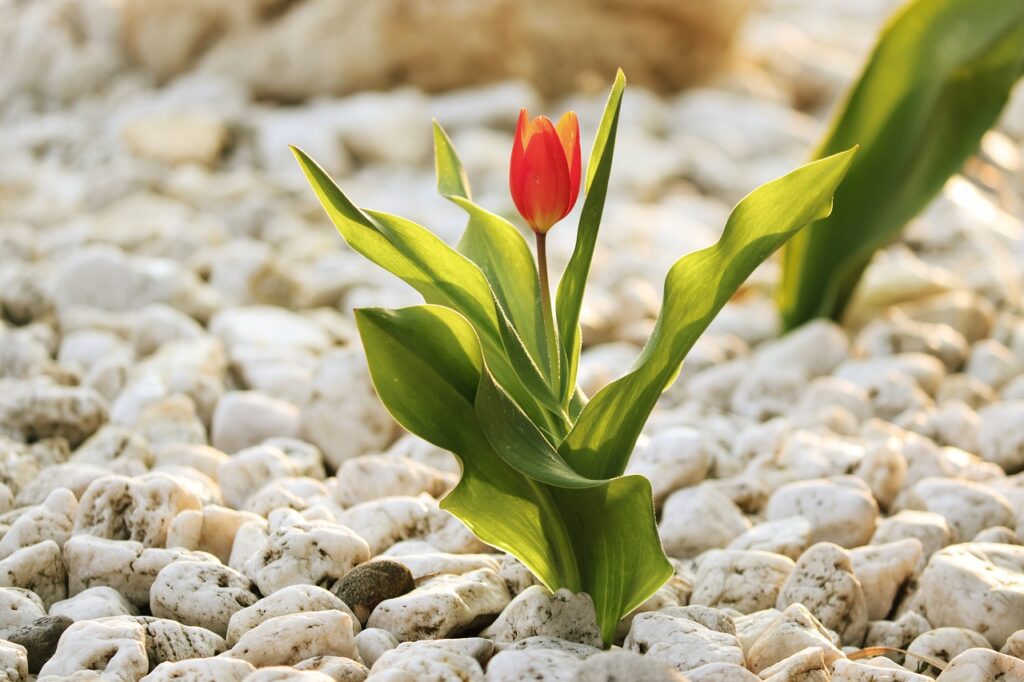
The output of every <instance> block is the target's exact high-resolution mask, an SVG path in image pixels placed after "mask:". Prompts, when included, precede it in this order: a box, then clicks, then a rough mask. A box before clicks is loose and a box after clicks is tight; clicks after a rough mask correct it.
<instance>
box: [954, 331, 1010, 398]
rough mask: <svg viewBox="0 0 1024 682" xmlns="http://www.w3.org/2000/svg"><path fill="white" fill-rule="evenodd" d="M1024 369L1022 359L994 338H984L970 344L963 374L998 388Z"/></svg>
mask: <svg viewBox="0 0 1024 682" xmlns="http://www.w3.org/2000/svg"><path fill="white" fill-rule="evenodd" d="M1021 369H1024V361H1022V359H1021V358H1018V357H1017V356H1015V355H1014V354H1013V353H1012V352H1011V351H1010V349H1009V348H1007V347H1006V346H1004V345H1003V344H1001V343H999V342H998V341H996V340H995V339H984V340H982V341H978V342H977V343H975V344H974V345H973V346H971V355H970V357H968V358H967V365H966V366H965V367H964V374H966V375H968V376H972V377H975V378H976V379H979V380H980V381H982V382H984V383H985V384H986V385H988V386H991V387H992V388H994V389H996V390H999V389H1000V388H1002V386H1003V385H1004V384H1006V383H1007V382H1008V381H1009V380H1010V379H1013V378H1014V377H1016V376H1017V375H1018V374H1020V372H1021Z"/></svg>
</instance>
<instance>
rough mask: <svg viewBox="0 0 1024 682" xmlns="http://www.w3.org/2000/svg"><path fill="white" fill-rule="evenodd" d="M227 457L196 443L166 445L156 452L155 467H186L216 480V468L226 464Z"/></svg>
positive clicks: (218, 451)
mask: <svg viewBox="0 0 1024 682" xmlns="http://www.w3.org/2000/svg"><path fill="white" fill-rule="evenodd" d="M227 459H228V456H227V455H226V454H224V453H223V452H221V451H220V450H217V449H216V448H212V447H210V446H208V445H199V444H197V443H167V444H164V445H162V446H161V447H159V448H158V449H157V451H156V460H155V465H156V466H163V465H177V466H187V467H191V468H193V469H195V470H196V471H199V472H202V473H204V474H206V475H207V476H209V477H210V478H211V479H212V480H214V481H216V480H217V468H218V467H219V466H220V465H221V464H223V463H224V462H226V461H227Z"/></svg>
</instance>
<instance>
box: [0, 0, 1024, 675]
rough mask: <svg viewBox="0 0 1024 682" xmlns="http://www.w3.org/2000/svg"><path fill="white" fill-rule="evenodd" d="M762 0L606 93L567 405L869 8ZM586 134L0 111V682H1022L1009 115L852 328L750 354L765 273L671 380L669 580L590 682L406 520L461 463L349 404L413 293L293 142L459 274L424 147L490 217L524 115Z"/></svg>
mask: <svg viewBox="0 0 1024 682" xmlns="http://www.w3.org/2000/svg"><path fill="white" fill-rule="evenodd" d="M762 5H763V6H762V7H761V8H760V9H759V10H758V11H757V12H756V13H755V14H754V15H753V16H752V17H751V18H750V20H749V21H748V23H747V24H746V26H745V28H744V29H743V31H742V33H741V35H740V39H739V45H738V48H737V53H738V54H737V57H736V60H735V61H736V63H735V64H734V65H733V66H732V67H730V68H729V69H727V70H726V71H725V72H724V73H722V74H720V75H719V76H717V77H716V78H715V79H714V80H713V81H712V82H711V83H709V84H708V85H706V86H703V87H699V88H694V89H690V90H687V91H684V92H682V93H680V94H678V95H674V96H659V95H655V94H652V93H650V92H648V91H645V90H643V89H641V88H631V89H630V90H629V91H627V94H626V100H625V105H624V109H623V116H622V122H621V123H620V126H619V128H620V136H619V143H618V145H617V147H616V158H615V168H614V172H613V181H612V188H611V191H610V198H609V202H608V208H607V210H606V216H607V217H606V220H605V224H604V226H603V230H602V235H601V243H600V245H599V247H598V252H597V254H596V256H595V260H594V267H593V271H594V276H593V280H592V284H591V289H590V290H589V291H588V296H587V301H586V306H585V310H584V316H583V326H584V339H585V340H586V341H587V343H588V346H587V347H586V348H585V350H584V352H583V356H582V360H581V368H580V381H581V384H582V386H583V387H584V389H585V390H586V391H587V393H588V394H592V393H593V392H594V391H595V390H596V389H597V388H598V387H600V386H601V385H603V384H604V383H606V382H607V381H609V380H610V379H612V378H614V377H616V376H618V375H619V374H621V373H622V372H623V371H624V370H625V369H626V368H627V367H628V366H629V364H630V363H631V362H632V359H633V358H634V357H635V355H636V353H637V352H638V351H639V346H640V344H642V342H643V340H644V339H645V338H646V336H647V334H648V333H649V331H650V328H651V326H652V324H653V319H654V316H655V314H656V312H657V309H658V305H659V297H660V290H661V281H662V278H663V277H664V273H665V272H666V270H667V268H668V266H669V265H670V264H671V262H673V261H674V260H675V259H676V258H677V257H679V256H680V255H681V254H683V253H685V252H688V251H691V250H693V249H695V248H700V247H703V246H705V245H707V244H709V243H711V242H712V241H714V240H715V239H716V238H717V234H718V232H719V231H720V230H721V227H722V225H723V224H724V221H725V217H726V216H727V215H728V211H729V209H730V206H731V204H732V203H733V202H735V201H736V200H737V199H738V198H739V197H741V196H742V195H743V194H745V193H746V192H747V191H749V190H750V189H752V188H753V187H754V186H756V185H757V184H759V183H761V182H763V181H765V180H768V179H770V178H772V177H774V176H776V175H779V174H781V173H782V172H785V171H786V170H788V169H791V168H792V167H794V166H796V165H798V164H799V163H800V162H801V161H802V160H803V159H804V158H805V156H806V154H807V150H808V149H809V147H810V145H812V144H813V142H814V140H815V138H816V137H817V135H818V134H819V133H820V130H821V126H822V120H823V118H824V115H825V114H826V112H827V111H828V108H829V105H830V104H831V102H832V101H833V98H834V97H835V96H836V94H837V93H839V92H840V91H841V90H842V88H843V87H844V86H845V85H846V84H847V83H848V82H849V80H850V79H851V78H852V77H853V76H854V74H855V72H856V69H857V67H858V64H859V61H860V59H861V58H862V55H863V54H864V50H865V49H866V47H867V46H868V45H869V44H870V40H871V36H872V35H873V34H874V31H875V30H876V27H877V26H878V25H879V22H880V21H881V19H882V18H883V17H884V16H885V15H886V13H887V12H888V11H889V9H890V8H891V7H892V5H893V3H892V2H888V1H882V0H879V1H876V2H870V3H849V2H841V1H840V0H830V1H829V2H811V0H795V1H787V2H783V1H782V0H773V1H772V2H765V3H762ZM855 5H856V6H855ZM602 99H603V93H598V92H593V93H590V92H581V93H578V94H576V95H572V96H570V97H566V98H564V99H562V100H558V101H553V102H550V101H549V102H545V101H543V100H542V99H541V98H540V96H539V95H538V94H537V93H536V92H535V91H534V90H532V89H531V88H530V87H529V86H528V85H525V84H523V83H519V82H505V83H498V84H495V85H490V86H485V87H480V88H475V89H470V90H462V91H457V92H452V93H448V94H441V95H430V96H428V95H424V94H420V93H419V92H417V91H414V90H399V91H395V92H390V93H374V94H361V95H355V96H351V97H347V98H336V99H322V100H317V101H312V102H308V103H305V104H302V105H296V106H281V105H275V104H270V103H267V102H263V101H257V100H255V99H254V98H253V97H252V95H251V93H250V92H249V91H248V90H247V89H246V87H245V86H244V85H242V84H241V83H239V82H235V81H231V80H228V79H225V78H223V77H217V76H212V75H209V74H206V73H197V74H193V75H186V76H184V77H181V78H179V79H177V80H174V81H171V82H170V83H168V84H165V85H162V86H155V85H153V84H152V83H150V82H148V81H147V80H146V79H145V78H141V77H139V76H138V74H136V73H134V72H125V73H124V74H122V75H121V76H119V77H117V78H115V79H114V80H113V84H112V85H110V86H109V87H106V88H103V89H102V90H101V91H98V92H95V93H91V94H85V95H82V96H80V97H77V98H76V99H75V100H74V101H73V102H71V103H68V104H66V105H64V106H60V107H34V106H28V105H25V104H24V103H23V102H19V101H17V100H14V101H12V102H9V103H8V104H7V105H0V151H3V153H4V162H3V164H2V167H0V679H3V680H11V681H19V680H30V679H38V680H40V681H43V680H46V681H50V682H55V681H57V680H76V681H79V680H93V679H97V680H118V681H122V682H124V681H132V682H134V681H138V680H145V681H146V682H162V681H169V680H217V681H218V682H230V681H233V680H237V681H241V680H245V681H246V682H269V681H272V680H308V681H310V682H315V681H327V680H335V681H337V682H342V681H347V682H358V681H361V680H364V679H369V680H374V681H379V682H406V681H411V680H439V681H447V680H462V681H480V680H487V681H489V682H504V681H509V682H511V681H517V680H538V681H543V682H562V681H565V682H569V681H580V682H588V681H590V680H595V681H598V682H600V681H602V680H607V681H609V682H611V681H612V680H636V681H639V680H650V681H662V680H664V681H669V680H675V681H677V682H678V681H680V680H690V681H691V682H712V681H728V682H731V681H733V680H735V681H738V682H742V681H743V680H771V681H772V682H800V681H807V682H816V681H827V680H829V679H831V680H833V681H835V682H855V681H857V682H870V681H872V680H897V681H908V682H909V681H916V680H922V681H923V680H928V679H932V678H935V677H938V678H939V679H940V680H942V681H943V682H963V681H981V680H995V679H999V680H1003V681H1004V682H1010V681H1020V682H1024V660H1022V657H1024V546H1022V544H1021V538H1022V537H1024V527H1022V526H1024V515H1022V514H1024V474H1022V473H1019V472H1022V471H1024V221H1022V215H1024V170H1022V165H1021V154H1022V152H1024V90H1022V89H1020V88H1019V89H1018V91H1017V93H1016V96H1015V97H1014V99H1013V101H1012V102H1011V104H1010V106H1009V109H1008V111H1007V114H1006V115H1005V116H1004V119H1003V121H1002V122H1001V123H1000V125H999V127H998V128H997V129H996V130H994V131H992V132H990V133H989V134H988V135H987V136H986V138H985V141H984V143H983V146H982V150H981V152H980V154H979V155H978V157H977V158H975V159H974V160H972V161H971V163H970V164H968V167H967V168H965V169H964V174H963V175H962V176H957V177H955V178H954V179H952V180H951V181H950V182H949V184H948V185H947V187H946V188H945V190H944V191H943V193H942V195H941V196H940V197H939V198H937V199H936V200H935V201H934V202H933V204H932V205H931V206H930V207H929V208H928V209H927V211H926V212H925V213H924V214H923V215H922V216H921V217H919V218H918V219H917V220H915V221H914V222H913V223H912V224H911V226H910V227H909V229H908V230H907V232H906V234H905V235H904V238H903V239H902V241H900V242H899V243H898V244H895V245H893V246H891V247H889V248H887V249H886V250H884V251H883V252H881V253H880V254H879V255H878V257H877V258H876V260H875V261H874V263H873V264H872V265H871V267H870V268H869V269H868V272H867V275H866V278H865V282H864V286H863V287H862V290H861V291H860V292H859V294H858V298H857V300H856V302H855V303H854V305H853V308H852V310H851V314H850V316H849V319H848V320H847V321H846V322H845V324H844V325H842V326H840V325H837V324H835V323H832V322H828V321H817V322H813V323H811V324H808V325H806V326H804V327H802V328H800V329H798V330H797V331H795V332H793V333H791V334H789V335H786V336H780V332H779V322H778V318H777V315H776V313H775V311H774V309H773V306H772V299H771V288H772V285H773V283H774V282H775V281H776V280H777V276H778V263H777V262H776V261H772V262H769V263H767V264H765V265H764V266H763V267H761V268H760V269H759V270H758V271H757V272H756V273H755V274H754V276H753V277H752V278H751V280H750V282H749V283H748V284H747V285H746V286H745V287H744V289H743V290H742V291H741V292H740V294H739V295H737V297H736V298H735V299H734V300H733V301H732V302H730V303H729V305H728V306H727V307H726V309H725V310H724V311H723V313H722V314H721V316H720V317H719V318H718V319H717V320H716V321H715V322H714V324H713V325H712V327H711V329H710V330H709V331H708V333H707V334H705V336H704V337H703V338H702V339H701V340H700V342H699V343H698V344H697V346H696V347H695V348H694V350H693V352H692V353H691V355H690V357H689V358H688V359H687V362H686V365H685V367H684V369H683V372H682V374H681V376H680V378H679V380H678V381H677V383H676V384H675V385H674V386H673V387H672V388H671V389H670V390H669V391H668V392H666V394H665V395H664V397H663V399H662V401H661V403H660V404H659V407H658V409H657V410H656V411H655V414H654V415H653V417H652V419H651V421H650V423H649V425H648V428H647V430H646V432H645V435H644V436H643V437H642V439H641V442H640V443H639V444H638V446H637V449H636V451H635V452H634V455H633V460H632V462H631V464H630V468H629V470H630V472H631V473H641V474H644V475H646V476H648V477H649V478H650V479H651V481H652V483H653V486H654V496H655V502H656V505H657V507H658V518H659V529H660V533H661V537H662V540H663V542H664V545H665V549H666V551H667V553H668V555H669V556H670V557H671V558H672V561H673V564H674V565H675V568H676V573H675V576H674V577H673V578H672V579H671V580H670V581H669V582H668V583H667V584H666V585H665V586H664V587H662V588H661V589H660V590H659V591H658V592H657V593H656V594H655V595H654V596H653V597H651V598H650V599H649V600H648V601H647V602H646V603H645V604H643V605H642V606H641V607H640V608H639V609H637V611H636V612H635V613H633V614H631V615H630V616H628V617H627V618H626V619H624V620H623V622H622V623H621V625H620V627H619V633H618V637H617V641H616V646H615V647H613V648H612V649H611V650H610V651H606V652H603V651H602V650H601V638H600V632H599V630H598V628H597V624H596V620H595V615H594V611H593V605H592V603H591V601H590V598H589V597H588V596H587V595H585V594H572V593H570V592H568V591H565V590H561V591H559V592H557V593H555V594H551V593H550V592H549V591H547V590H546V589H545V588H544V587H542V586H540V585H538V584H536V581H535V580H534V579H533V577H532V576H531V575H530V573H529V572H528V571H527V570H526V569H525V568H524V567H523V566H522V564H520V563H519V562H518V561H516V560H515V559H514V558H512V557H510V556H508V555H505V554H503V553H501V552H497V551H495V550H494V549H493V548H490V547H488V546H486V545H484V544H482V543H481V542H480V541H479V540H477V539H476V538H475V537H474V536H473V535H472V534H471V533H470V532H469V531H468V529H467V528H466V527H465V526H463V525H462V523H461V522H459V521H458V520H457V519H455V518H454V517H452V516H450V515H449V514H447V512H444V511H442V510H441V509H440V508H439V507H438V499H439V498H441V497H442V496H443V495H444V493H445V492H446V491H447V490H449V489H450V488H451V487H452V486H453V485H454V483H455V482H456V480H457V478H458V472H459V468H458V464H457V462H456V461H455V459H454V458H453V457H452V456H451V455H450V454H448V453H446V452H443V451H440V450H438V449H437V448H435V447H433V446H431V445H429V444H427V443H425V442H423V441H420V440H418V439H417V438H415V437H413V436H410V435H408V434H403V433H402V432H401V430H400V428H399V427H398V426H397V425H396V424H395V423H394V421H393V420H392V419H391V418H390V416H389V415H388V414H387V413H386V412H385V411H384V409H383V408H382V407H381V405H380V404H379V402H378V401H377V399H376V397H375V395H374V393H373V389H372V386H371V384H370V381H369V376H368V372H367V368H366V363H365V360H364V358H363V354H362V350H361V348H360V346H359V341H358V336H357V334H356V333H355V328H354V323H353V320H352V317H351V313H350V311H351V309H352V308H353V307H359V306H364V305H384V306H400V305H406V304H412V303H415V302H417V298H416V296H415V295H414V293H413V292H412V291H411V290H409V289H408V288H407V287H405V285H403V284H401V283H398V282H395V281H393V280H392V279H391V278H390V277H389V276H387V275H386V274H385V273H382V272H381V271H379V270H377V269H376V268H375V267H374V266H372V265H370V264H369V263H367V262H365V261H364V260H363V259H362V258H361V257H360V256H358V255H357V254H354V253H352V252H350V251H348V250H347V249H346V248H345V247H344V245H343V244H342V242H341V240H340V238H339V237H338V236H337V235H336V234H335V233H334V231H333V230H332V229H331V228H330V226H329V225H328V223H327V221H326V219H325V217H324V216H323V215H322V213H321V211H320V209H319V207H318V206H317V204H316V203H315V199H314V197H313V196H312V193H311V192H310V191H308V188H307V187H306V186H305V185H304V182H303V179H302V177H301V174H300V172H299V171H298V168H297V167H296V166H295V164H294V162H293V161H292V159H291V158H290V155H289V153H288V150H287V147H286V145H287V144H288V143H294V144H298V145H300V146H303V147H304V148H305V149H306V150H307V151H309V152H310V153H311V154H312V155H313V156H314V157H315V158H317V159H318V160H320V161H322V162H323V163H324V165H325V166H326V167H327V168H328V169H329V170H331V171H332V172H334V173H335V174H336V176H337V177H338V178H339V179H340V180H341V181H342V183H343V184H344V186H345V187H346V188H347V189H348V190H350V191H351V194H352V195H353V197H354V198H355V199H356V200H357V201H358V202H359V203H360V204H363V205H368V206H372V207H374V208H381V209H385V210H387V211H389V212H394V213H398V214H401V215H404V216H408V217H409V218H412V219H414V220H417V221H418V222H421V223H423V224H426V225H429V226H431V227H432V228H433V229H435V230H436V231H438V232H439V233H440V234H441V235H442V236H443V237H444V238H446V239H448V240H449V241H454V240H456V239H457V238H458V235H459V233H460V231H461V227H462V225H463V218H462V216H461V214H460V212H459V211H458V209H455V208H453V207H451V206H448V205H447V204H446V203H445V202H444V201H443V200H441V199H440V198H438V197H436V195H435V191H434V187H433V177H432V166H431V160H430V144H431V138H430V128H429V126H430V120H431V118H432V117H436V118H438V119H439V120H440V121H441V122H442V123H444V124H445V125H446V126H447V127H448V129H449V131H450V132H451V134H452V137H453V139H454V141H455V144H456V146H457V148H458V149H459V150H460V152H461V153H462V155H463V160H464V162H465V165H466V167H467V170H468V172H469V174H470V177H471V179H472V180H473V184H474V189H475V194H476V198H477V200H478V202H479V203H481V204H484V205H487V206H489V207H491V208H493V209H495V210H499V211H504V212H506V213H510V212H511V210H512V205H511V199H510V198H509V196H508V190H507V162H508V149H509V148H510V146H511V139H512V126H513V124H514V119H515V116H516V115H517V114H518V111H519V107H520V106H523V105H527V106H530V107H531V109H532V110H535V111H536V112H537V113H540V112H541V111H548V110H549V111H551V112H554V111H559V112H560V111H562V110H565V109H568V108H574V109H576V110H578V111H579V114H580V118H581V124H582V126H583V129H584V136H585V138H586V139H589V137H590V136H591V135H592V134H593V130H594V127H595V124H596V120H597V117H598V116H599V114H600V111H601V106H602V104H603V102H602ZM577 210H578V209H577ZM573 222H574V221H573V220H572V219H571V218H570V219H569V220H567V221H565V222H564V223H563V224H562V225H560V226H559V227H556V228H555V230H554V231H552V233H551V247H550V248H551V252H552V257H553V259H554V261H555V264H556V267H558V266H559V264H564V262H565V261H566V260H567V258H568V255H569V253H570V252H571V249H572V244H573V239H574V234H573V229H572V227H571V226H572V225H573ZM864 647H889V648H890V649H899V650H904V651H906V652H910V653H909V654H907V653H902V652H899V651H890V652H889V653H887V654H885V655H884V656H883V655H881V654H880V653H878V652H876V654H877V655H874V656H864V655H861V654H856V655H854V653H855V652H858V651H860V650H861V649H862V648H864ZM950 662H952V663H950ZM940 663H941V664H942V667H943V668H945V671H944V672H941V674H940V667H939V666H938V665H937V664H940ZM5 675H6V676H5Z"/></svg>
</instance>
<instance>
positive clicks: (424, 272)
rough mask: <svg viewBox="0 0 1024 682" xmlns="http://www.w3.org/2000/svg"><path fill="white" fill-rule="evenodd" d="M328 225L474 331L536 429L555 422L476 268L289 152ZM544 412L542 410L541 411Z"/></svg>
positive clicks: (535, 371)
mask: <svg viewBox="0 0 1024 682" xmlns="http://www.w3.org/2000/svg"><path fill="white" fill-rule="evenodd" d="M292 151H294V153H295V156H296V158H297V159H298V161H299V165H300V166H301V167H302V171H303V173H305V175H306V178H307V179H308V180H309V183H310V185H311V186H312V187H313V191H314V192H315V193H316V195H317V198H318V199H319V200H320V203H321V205H322V206H323V207H324V210H325V211H326V212H327V215H328V217H330V219H331V222H333V223H334V226H335V227H336V228H337V230H338V232H339V233H340V234H341V236H342V237H343V238H344V239H345V241H346V243H348V245H349V246H350V247H351V248H352V249H353V250H354V251H356V252H358V253H360V254H362V255H364V256H365V257H366V258H367V259H369V260H370V261H372V262H374V263H376V264H377V265H379V266H381V267H382V268H384V269H385V270H388V271H389V272H391V273H392V274H394V275H395V276H397V277H399V278H400V279H402V280H404V281H405V282H406V283H408V284H409V285H410V286H412V287H413V288H414V289H416V291H418V292H419V293H420V294H421V295H422V296H423V298H424V300H425V301H426V302H427V303H436V304H442V305H447V306H449V307H451V308H453V309H455V310H457V311H459V312H460V313H462V314H463V315H465V317H466V319H468V320H469V321H470V322H471V323H472V325H473V327H474V328H475V329H476V330H477V331H478V332H479V334H480V340H481V343H482V344H483V350H484V355H485V356H486V357H487V361H488V363H489V366H490V367H491V370H492V371H493V372H494V374H495V376H496V377H497V379H498V380H499V381H500V382H501V384H502V386H504V387H505V388H506V389H507V390H508V391H509V392H510V393H511V394H512V395H513V397H514V398H515V400H516V402H517V403H518V404H519V405H520V406H521V407H522V408H523V409H524V410H526V411H527V413H528V414H529V415H530V418H531V419H533V420H534V421H535V422H536V423H538V424H551V425H552V428H553V429H557V428H558V426H559V424H560V423H561V421H562V420H561V418H558V419H557V420H555V419H552V417H551V416H550V415H549V414H548V413H547V412H548V411H551V412H554V413H556V414H560V412H561V405H560V402H559V400H558V397H557V396H555V395H554V393H553V392H552V391H551V389H550V387H549V385H548V383H547V382H546V381H545V378H544V376H543V375H542V373H541V371H540V369H539V368H538V367H537V366H536V364H534V363H533V361H532V359H531V358H530V354H529V352H528V351H527V350H526V348H525V346H524V345H523V343H522V341H521V340H520V339H519V337H518V335H517V334H516V332H515V330H514V329H513V328H512V325H511V323H510V322H509V320H508V318H507V317H506V315H505V314H504V310H503V309H502V308H501V306H500V305H499V304H498V303H497V301H496V299H495V295H494V293H493V291H492V290H491V287H490V284H489V283H488V281H487V278H486V277H485V276H484V274H483V272H481V270H480V268H479V267H477V266H476V264H474V263H473V262H472V261H470V260H469V259H467V258H466V257H465V256H463V255H462V254H460V253H458V252H457V251H455V250H454V249H452V248H451V247H450V246H448V245H447V244H445V243H444V241H443V240H441V239H440V238H439V237H437V236H436V235H434V234H433V233H431V232H430V231H429V230H427V229H425V228H424V227H422V226H420V225H417V224H416V223H414V222H412V221H410V220H406V219H405V218H400V217H398V216H393V215H389V214H387V213H382V212H379V211H364V210H362V209H360V208H358V207H356V205H355V204H353V203H352V201H351V200H350V199H349V198H348V197H347V196H346V195H345V193H344V192H342V191H341V189H340V188H339V187H338V186H337V185H336V184H335V183H334V181H333V180H332V179H331V177H330V176H329V175H328V174H327V173H326V172H325V171H324V170H323V169H322V168H321V167H320V166H319V165H317V163H316V162H315V161H313V160H312V159H311V158H309V157H308V156H307V155H306V154H305V152H303V151H302V150H300V149H297V148H294V147H293V148H292ZM544 406H546V407H547V409H545V407H544Z"/></svg>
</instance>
